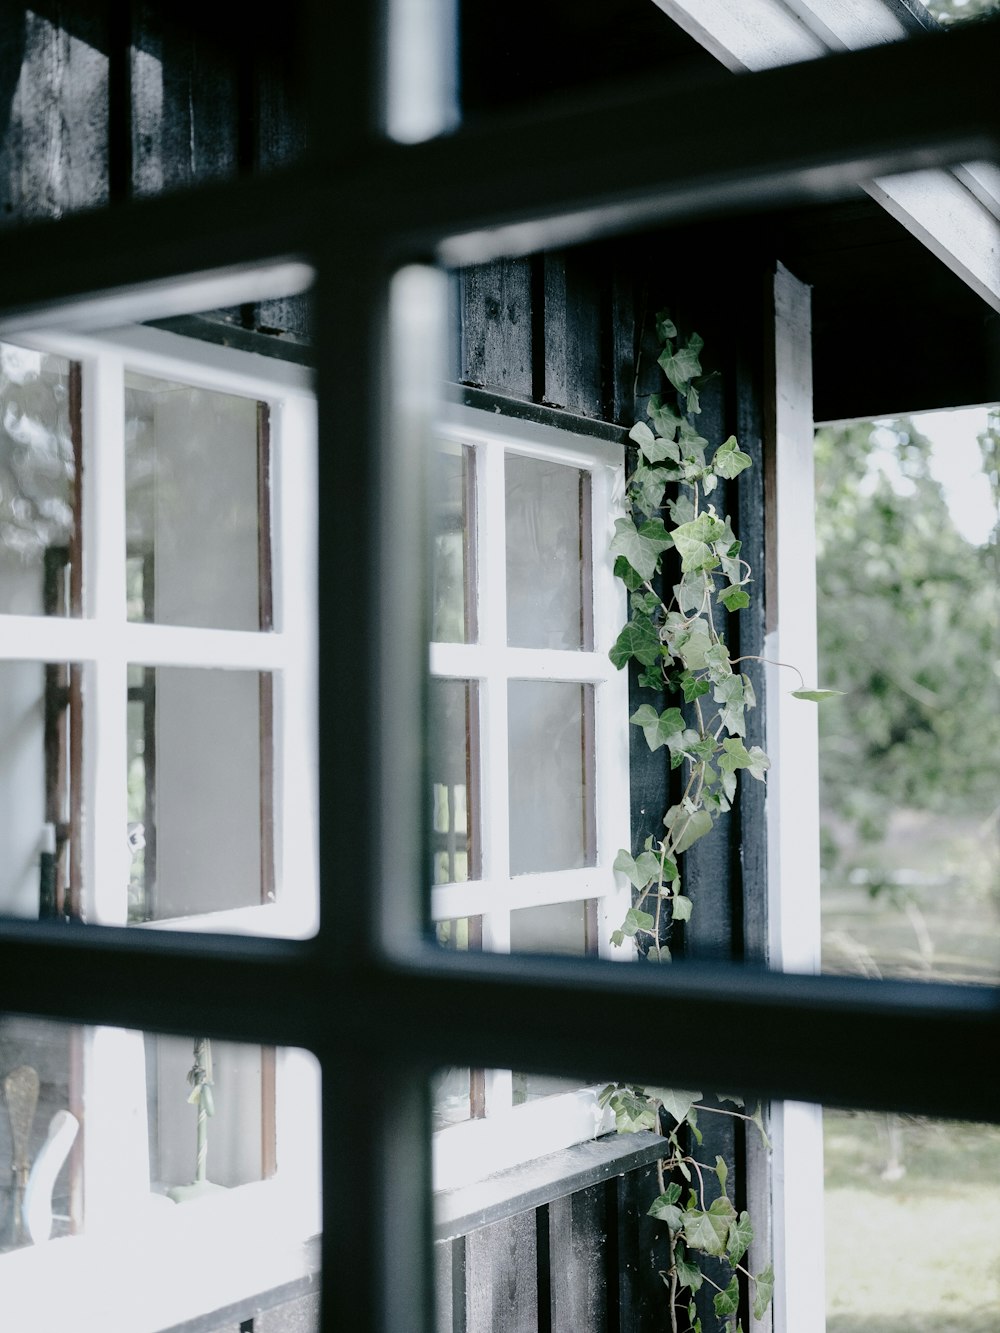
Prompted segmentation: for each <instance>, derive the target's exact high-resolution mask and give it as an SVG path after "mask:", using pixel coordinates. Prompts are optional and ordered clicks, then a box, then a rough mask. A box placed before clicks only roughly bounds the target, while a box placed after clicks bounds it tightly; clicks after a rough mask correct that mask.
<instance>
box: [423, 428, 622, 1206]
mask: <svg viewBox="0 0 1000 1333" xmlns="http://www.w3.org/2000/svg"><path fill="white" fill-rule="evenodd" d="M436 433H437V435H438V437H439V438H440V439H441V440H442V441H445V442H447V443H448V444H449V445H452V446H456V445H457V446H459V447H462V448H466V449H469V450H471V451H472V454H473V460H474V461H473V469H474V476H475V488H474V489H475V497H476V502H475V513H474V516H473V517H472V520H471V521H472V523H473V529H474V530H473V533H472V534H471V535H472V545H473V548H474V552H475V554H474V560H473V562H472V566H473V570H474V572H473V573H472V574H471V578H473V579H474V586H473V587H472V588H471V589H470V598H473V599H475V605H476V612H475V623H476V627H477V633H476V636H475V642H471V643H432V644H431V647H430V673H431V676H432V678H434V679H453V680H461V681H472V682H473V683H474V684H475V685H476V687H477V696H478V698H477V708H478V722H479V747H478V748H479V764H480V768H479V772H478V775H477V777H478V782H479V793H480V799H479V810H478V812H477V813H478V819H479V828H478V831H477V832H478V837H479V848H480V857H479V859H480V866H481V873H480V875H479V877H478V878H476V879H474V880H468V881H465V882H462V883H455V884H439V885H435V886H434V887H433V888H432V890H431V916H432V918H433V919H434V920H448V919H455V918H461V917H468V916H480V917H481V918H482V923H483V925H482V941H483V948H484V950H487V951H491V952H495V953H509V952H510V938H511V937H510V929H511V928H510V918H511V913H512V912H513V911H517V910H518V909H520V908H526V907H539V906H543V905H551V904H557V903H572V902H583V901H585V900H588V899H592V900H595V901H596V907H597V938H598V953H599V956H600V957H602V958H606V959H609V960H612V961H620V962H628V961H632V959H633V958H634V950H633V949H632V947H631V945H630V944H626V945H624V946H622V947H620V948H616V947H615V946H613V945H612V944H611V933H612V931H613V930H614V929H615V928H616V927H617V926H618V925H620V923H621V921H622V919H623V918H624V916H625V913H626V912H627V911H628V909H629V907H630V906H631V890H630V888H629V885H628V882H627V881H626V880H625V878H624V876H622V875H621V874H619V873H616V872H615V871H614V870H613V868H612V867H613V862H614V859H615V856H616V855H617V853H618V850H619V848H621V847H624V846H628V845H629V843H630V804H629V771H628V726H627V719H628V676H627V673H626V672H624V671H618V670H617V669H616V668H615V667H614V666H613V665H612V663H611V661H610V659H609V657H608V651H609V649H610V648H611V646H612V644H613V643H614V641H615V639H616V638H617V635H618V633H619V631H620V629H621V626H622V624H623V623H624V620H625V616H626V612H627V608H626V603H625V596H624V593H623V591H622V586H621V583H620V582H619V580H618V579H616V578H615V575H614V560H613V558H612V557H611V556H610V555H609V554H608V551H609V546H610V543H611V539H612V537H613V535H614V519H615V516H616V514H617V513H619V512H620V511H621V506H622V500H623V494H624V457H623V451H622V448H621V446H620V445H616V444H613V443H611V442H610V441H607V440H603V439H600V438H596V437H591V436H586V435H582V434H578V433H575V432H572V431H564V430H560V429H557V428H555V427H553V426H549V425H546V424H543V423H538V422H530V421H514V420H512V419H507V420H504V421H502V422H501V421H498V418H497V416H496V415H495V414H491V413H489V412H485V411H483V410H481V409H477V408H472V407H467V406H465V405H464V404H456V403H453V404H449V405H448V406H447V407H446V408H445V409H444V410H443V412H442V417H441V419H440V421H439V423H438V428H437V432H436ZM512 454H513V455H520V456H522V457H526V458H534V459H539V460H542V461H545V462H550V463H552V462H554V463H559V464H561V465H564V466H566V467H569V468H574V469H577V470H579V471H581V472H585V473H586V474H587V476H588V477H589V482H590V488H591V503H590V505H589V506H588V508H589V522H590V524H591V531H590V533H589V534H588V536H589V538H590V549H591V579H590V583H591V588H590V592H591V593H592V597H593V606H592V625H593V634H592V642H591V646H590V647H589V648H583V649H578V650H577V649H574V650H565V649H550V648H521V647H511V646H509V645H508V642H507V586H506V578H507V564H506V488H505V471H504V469H505V459H506V458H507V456H508V455H512ZM585 512H586V511H585ZM466 577H467V578H468V577H470V574H469V573H468V571H467V575H466ZM586 591H587V590H586V589H585V592H586ZM511 680H534V681H560V682H569V683H574V684H580V685H586V686H590V687H591V688H592V689H593V729H594V759H593V763H594V770H593V773H592V775H591V777H592V781H593V806H594V809H593V818H594V835H595V853H596V854H595V857H594V864H593V865H590V866H584V867H581V868H579V869H570V870H555V871H546V872H539V873H532V874H519V875H511V873H510V856H509V850H510V843H509V811H508V791H509V788H508V771H507V755H508V727H507V687H508V682H510V681H511ZM485 1091H486V1098H485V1102H486V1118H485V1119H478V1120H468V1121H464V1122H462V1123H459V1124H455V1125H450V1126H448V1127H447V1128H445V1129H442V1130H440V1131H438V1133H437V1134H436V1135H435V1144H434V1183H435V1187H436V1188H438V1189H448V1188H454V1187H457V1186H458V1185H461V1184H465V1183H468V1182H469V1181H471V1180H475V1179H479V1178H481V1177H483V1176H485V1175H488V1174H491V1173H493V1172H495V1171H499V1170H502V1169H504V1168H506V1167H508V1166H512V1165H514V1164H515V1163H517V1162H520V1161H524V1160H527V1159H530V1158H532V1157H537V1156H540V1155H542V1154H544V1153H547V1152H554V1151H556V1150H558V1149H561V1148H565V1147H568V1146H570V1145H571V1144H573V1143H580V1142H582V1141H584V1140H585V1139H589V1138H593V1137H594V1136H595V1135H596V1134H600V1133H604V1132H607V1131H608V1130H610V1129H612V1128H613V1123H612V1122H611V1121H610V1119H609V1118H608V1116H607V1115H606V1114H605V1113H604V1112H602V1111H601V1110H600V1109H599V1108H598V1106H597V1088H596V1087H590V1088H581V1089H578V1090H575V1091H572V1092H567V1093H560V1094H553V1095H550V1096H547V1097H543V1098H540V1099H539V1100H537V1101H533V1102H529V1103H527V1104H525V1105H522V1106H518V1107H515V1106H514V1105H513V1100H512V1098H513V1084H512V1073H511V1071H510V1070H489V1071H487V1076H486V1090H485ZM511 1117H513V1119H511Z"/></svg>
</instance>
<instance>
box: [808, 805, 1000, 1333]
mask: <svg viewBox="0 0 1000 1333" xmlns="http://www.w3.org/2000/svg"><path fill="white" fill-rule="evenodd" d="M894 823H895V824H896V827H894V828H892V829H890V830H888V835H889V836H888V837H887V838H886V841H885V842H884V843H883V844H882V845H881V846H880V847H878V848H875V849H870V852H871V853H872V854H871V855H870V856H868V857H866V859H865V862H864V863H863V864H864V866H865V869H864V872H863V877H864V878H866V879H867V880H868V882H869V883H882V884H883V885H885V886H886V887H883V888H882V889H880V890H879V891H878V892H877V893H875V894H874V895H873V894H871V893H870V892H869V889H868V887H866V886H865V884H864V883H859V882H858V880H859V878H860V877H859V875H858V873H857V867H858V864H859V863H858V861H855V862H854V867H853V868H854V870H855V873H854V875H853V882H852V876H851V875H850V873H849V870H850V867H844V868H843V872H842V873H841V874H837V873H833V874H829V875H828V876H827V877H826V880H825V882H824V888H823V965H824V971H835V972H855V973H862V974H863V975H868V976H885V977H888V976H908V977H919V978H922V979H925V980H927V981H928V982H933V981H945V980H947V981H962V982H971V983H982V982H988V983H991V984H996V983H997V981H998V978H1000V912H998V901H1000V895H998V886H997V841H996V829H995V826H994V827H990V826H989V825H984V823H983V822H982V821H972V820H970V821H968V822H967V823H966V824H965V825H964V826H962V825H961V824H958V823H957V821H945V820H941V819H934V818H933V817H928V816H926V815H923V816H920V817H919V818H916V817H914V816H913V815H912V814H911V813H910V812H901V813H900V815H899V816H898V817H897V820H896V821H894ZM983 1058H984V1061H985V1062H986V1063H988V1064H989V1065H990V1066H991V1067H992V1065H993V1064H994V1062H995V1060H996V1058H997V1053H996V1052H984V1053H983ZM948 1076H949V1075H948V1062H947V1051H928V1058H927V1077H928V1078H947V1077H948ZM824 1146H825V1171H826V1191H825V1211H826V1254H827V1271H826V1283H827V1301H826V1304H827V1333H997V1331H998V1330H1000V1126H984V1125H968V1124H958V1123H949V1122H945V1121H932V1120H920V1119H916V1118H914V1117H910V1116H886V1115H876V1114H868V1113H863V1114H862V1113H854V1112H848V1111H827V1112H826V1113H825V1115H824Z"/></svg>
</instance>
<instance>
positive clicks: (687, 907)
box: [670, 893, 694, 921]
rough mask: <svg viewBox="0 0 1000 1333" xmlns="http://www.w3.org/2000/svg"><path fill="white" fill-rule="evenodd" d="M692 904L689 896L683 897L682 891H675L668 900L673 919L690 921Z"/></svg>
mask: <svg viewBox="0 0 1000 1333" xmlns="http://www.w3.org/2000/svg"><path fill="white" fill-rule="evenodd" d="M693 906H694V904H693V903H692V902H691V899H690V898H685V897H684V895H683V894H682V893H675V894H674V896H673V898H671V900H670V910H671V914H672V916H673V919H674V920H675V921H690V920H691V908H692V907H693Z"/></svg>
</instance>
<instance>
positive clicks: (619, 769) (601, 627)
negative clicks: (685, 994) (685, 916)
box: [591, 463, 634, 962]
mask: <svg viewBox="0 0 1000 1333" xmlns="http://www.w3.org/2000/svg"><path fill="white" fill-rule="evenodd" d="M624 488H625V468H624V465H623V464H622V463H619V464H618V465H617V466H609V465H607V464H603V465H598V466H597V467H595V468H594V470H593V472H592V473H591V514H592V525H593V526H592V539H591V548H592V551H593V558H592V563H593V580H594V647H595V649H597V650H599V652H600V656H601V658H602V659H603V661H604V662H605V663H606V664H607V665H608V667H610V668H611V669H610V671H609V673H608V675H607V677H606V678H605V680H604V682H603V683H602V684H599V685H597V687H596V688H595V691H594V749H595V752H596V753H595V769H596V771H595V774H594V802H595V823H596V827H597V864H598V866H599V867H600V868H601V869H602V870H603V871H604V873H605V874H606V876H607V888H606V891H605V893H604V894H603V895H602V896H601V897H600V898H599V899H598V902H597V947H598V952H599V954H600V956H601V957H602V958H610V959H614V960H616V961H620V962H629V961H631V959H632V957H633V955H634V950H633V949H632V948H631V947H630V946H624V945H623V946H622V947H620V948H616V947H615V946H614V945H613V944H612V943H611V933H612V931H614V930H616V929H617V928H618V926H620V925H621V923H622V921H623V919H624V917H625V914H626V912H627V911H628V909H629V908H630V907H631V905H632V890H631V886H630V885H629V882H628V880H627V879H626V878H625V876H624V875H621V874H618V875H616V874H615V873H614V871H612V869H611V866H612V864H613V862H614V859H615V857H616V856H617V854H618V849H619V847H627V842H628V837H629V825H630V819H631V810H630V808H629V807H630V801H629V764H628V740H627V737H628V672H627V671H624V670H622V671H616V670H615V668H614V667H613V666H612V664H611V662H610V659H609V658H608V650H609V649H610V647H611V645H612V644H613V643H614V641H615V639H616V637H617V635H618V631H619V629H620V627H621V626H622V625H623V624H624V623H625V620H626V617H627V615H628V607H627V603H626V599H625V593H624V590H623V588H622V585H621V583H620V582H619V580H618V579H616V578H615V574H614V560H613V558H612V557H611V555H610V554H609V553H608V552H609V547H610V544H611V539H612V537H613V535H614V520H615V517H616V516H617V514H618V513H619V512H620V510H621V502H622V495H623V493H624ZM623 737H625V739H624V740H623Z"/></svg>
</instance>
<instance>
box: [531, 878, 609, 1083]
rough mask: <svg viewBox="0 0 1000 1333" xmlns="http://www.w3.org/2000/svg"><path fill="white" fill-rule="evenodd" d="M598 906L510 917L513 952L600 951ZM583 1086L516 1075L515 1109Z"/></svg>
mask: <svg viewBox="0 0 1000 1333" xmlns="http://www.w3.org/2000/svg"><path fill="white" fill-rule="evenodd" d="M596 907H597V904H596V903H595V902H594V901H593V900H590V901H587V902H575V903H546V904H545V905H544V906H543V907H522V908H518V909H516V910H515V911H513V912H511V914H510V951H511V953H553V954H567V955H574V956H576V957H578V958H579V957H582V956H583V955H584V954H590V953H594V954H596V952H597V912H596ZM577 1087H579V1083H578V1082H575V1081H574V1080H572V1079H565V1078H551V1077H549V1076H547V1075H545V1074H527V1073H518V1072H517V1071H515V1073H514V1084H513V1100H514V1105H515V1106H520V1105H522V1104H523V1103H524V1102H527V1101H533V1100H534V1099H535V1098H537V1097H551V1096H553V1095H554V1094H556V1093H559V1092H571V1091H572V1090H573V1089H574V1088H577Z"/></svg>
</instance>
